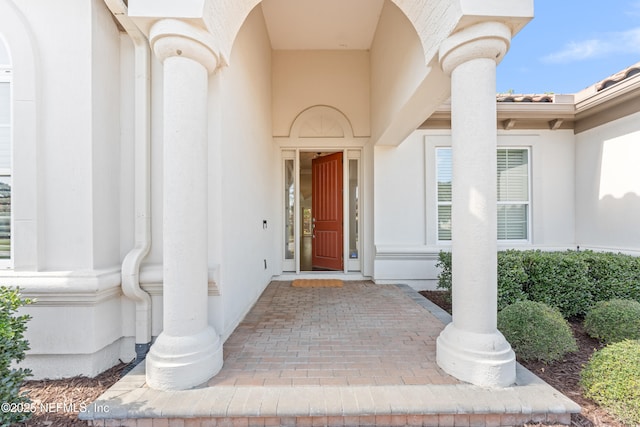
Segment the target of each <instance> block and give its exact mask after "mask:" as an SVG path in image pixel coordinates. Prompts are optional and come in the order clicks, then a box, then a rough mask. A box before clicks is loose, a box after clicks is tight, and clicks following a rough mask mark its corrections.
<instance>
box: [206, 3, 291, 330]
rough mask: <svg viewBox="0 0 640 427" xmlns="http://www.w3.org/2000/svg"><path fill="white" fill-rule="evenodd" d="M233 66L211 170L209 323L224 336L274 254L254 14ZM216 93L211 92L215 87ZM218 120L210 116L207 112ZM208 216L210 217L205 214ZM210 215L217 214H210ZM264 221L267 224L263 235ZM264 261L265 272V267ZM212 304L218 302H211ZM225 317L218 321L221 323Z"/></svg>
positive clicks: (259, 286)
mask: <svg viewBox="0 0 640 427" xmlns="http://www.w3.org/2000/svg"><path fill="white" fill-rule="evenodd" d="M230 64H231V65H230V66H229V67H228V68H225V69H223V70H221V75H220V76H219V78H220V81H219V83H220V90H219V93H220V106H219V108H220V109H219V114H220V115H219V116H218V118H216V119H212V121H211V123H212V124H213V126H215V123H219V124H220V132H219V136H217V135H216V136H214V138H218V137H219V140H218V141H217V142H216V144H217V145H218V147H217V149H216V148H214V150H217V151H218V152H219V153H220V155H219V157H218V158H219V164H218V165H211V166H210V173H212V174H214V175H215V176H216V177H217V181H218V185H217V186H216V188H213V189H210V193H213V194H216V193H218V192H219V194H220V196H219V197H218V196H216V195H214V200H220V205H219V208H220V211H219V212H218V215H221V222H218V224H220V225H219V226H218V227H219V229H218V230H212V231H211V233H212V234H211V236H212V238H213V239H214V242H212V244H213V245H214V246H217V245H218V242H219V246H217V249H216V248H214V249H213V252H214V254H213V256H214V257H215V258H216V259H215V260H213V262H215V263H216V264H218V265H220V271H219V287H220V293H221V296H220V297H212V298H211V300H212V304H210V306H211V307H210V309H211V310H212V313H211V316H212V317H213V318H214V319H218V320H215V321H216V322H220V321H221V323H219V324H216V325H215V326H216V328H217V330H218V332H219V333H220V334H221V335H223V337H226V336H227V335H228V334H230V333H231V332H232V330H233V329H234V328H235V326H236V324H237V323H238V322H239V321H240V320H242V318H243V317H244V314H245V313H246V312H247V311H248V310H249V309H250V308H251V306H252V305H253V303H254V302H255V301H256V300H257V298H258V296H259V295H260V294H261V293H262V290H263V289H264V287H265V286H266V285H267V284H268V283H269V281H270V279H271V277H272V275H273V274H274V271H275V270H274V267H275V264H276V261H275V260H276V258H277V256H278V252H277V251H276V250H275V248H276V244H275V243H276V240H277V238H276V235H275V233H274V230H275V229H276V223H277V221H279V220H280V211H279V210H278V207H279V205H278V203H277V200H278V198H277V195H278V190H277V189H278V182H279V180H278V177H279V175H278V170H277V169H275V168H274V167H273V165H274V164H275V163H274V162H275V161H276V160H275V159H276V157H277V156H278V152H277V151H276V149H275V146H274V144H273V141H272V127H271V123H272V122H271V114H270V111H271V103H272V96H271V45H270V41H269V37H268V35H267V32H266V26H265V24H264V19H263V16H262V9H261V8H260V7H257V8H256V9H255V10H254V11H253V12H252V13H251V14H250V15H249V17H248V18H247V21H246V22H245V24H244V26H243V27H242V29H241V30H240V33H239V34H238V37H237V39H236V41H235V44H234V48H233V50H232V53H231V61H230ZM214 90H216V88H214ZM212 113H213V114H216V112H215V111H213V112H212ZM210 214H211V213H210ZM214 215H216V214H215V213H214ZM263 221H267V225H266V229H265V228H263ZM265 261H266V268H265ZM216 300H217V301H216ZM221 310H222V311H223V319H220V318H219V315H220V311H221Z"/></svg>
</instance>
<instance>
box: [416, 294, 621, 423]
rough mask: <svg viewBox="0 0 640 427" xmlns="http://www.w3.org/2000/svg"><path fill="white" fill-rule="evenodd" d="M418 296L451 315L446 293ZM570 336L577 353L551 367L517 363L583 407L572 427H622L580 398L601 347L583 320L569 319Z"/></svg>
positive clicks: (590, 402)
mask: <svg viewBox="0 0 640 427" xmlns="http://www.w3.org/2000/svg"><path fill="white" fill-rule="evenodd" d="M420 294H421V295H422V296H424V297H426V298H427V299H429V300H431V301H432V302H433V303H434V304H436V305H438V306H439V307H441V308H442V309H444V310H446V311H447V312H449V313H451V302H450V301H449V299H448V298H447V295H446V293H445V292H442V291H421V292H420ZM569 324H570V325H571V329H572V330H573V335H574V336H575V337H576V341H577V343H578V351H577V352H575V353H570V354H568V355H567V356H566V357H565V358H564V359H563V360H560V361H557V362H553V363H542V362H524V361H520V360H519V362H520V363H521V364H522V365H523V366H524V367H526V368H527V369H529V370H530V371H531V372H533V373H534V374H536V375H537V376H539V377H540V378H542V379H543V380H544V381H546V382H547V383H548V384H549V385H551V386H552V387H554V388H556V389H557V390H559V391H560V392H562V393H563V394H564V395H565V396H567V397H568V398H570V399H571V400H573V401H574V402H576V403H577V404H578V405H580V406H581V407H582V412H581V413H580V414H577V415H574V416H573V417H572V419H571V424H572V425H573V426H577V427H592V426H593V427H605V426H606V427H624V424H622V423H620V422H619V421H617V420H616V418H614V417H613V416H612V415H611V414H610V413H609V412H607V411H606V410H605V409H603V408H601V407H600V406H598V405H597V404H596V403H595V402H593V401H592V400H590V399H587V398H585V397H584V396H583V395H582V388H581V387H580V372H581V371H582V367H583V366H584V365H585V364H586V363H587V362H588V361H589V359H590V358H591V355H592V354H593V352H594V351H595V350H597V349H600V348H602V347H603V346H602V345H601V344H600V343H599V342H598V341H597V340H594V339H593V338H591V337H590V336H589V335H587V334H586V332H585V331H584V328H583V326H582V319H569Z"/></svg>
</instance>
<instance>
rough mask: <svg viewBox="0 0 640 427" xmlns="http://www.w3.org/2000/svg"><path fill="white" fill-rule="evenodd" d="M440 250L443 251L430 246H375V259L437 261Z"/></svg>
mask: <svg viewBox="0 0 640 427" xmlns="http://www.w3.org/2000/svg"><path fill="white" fill-rule="evenodd" d="M440 250H445V248H442V249H440V248H435V247H432V246H394V245H377V246H376V259H377V260H399V259H400V260H404V259H406V260H426V261H437V260H438V254H439V253H440Z"/></svg>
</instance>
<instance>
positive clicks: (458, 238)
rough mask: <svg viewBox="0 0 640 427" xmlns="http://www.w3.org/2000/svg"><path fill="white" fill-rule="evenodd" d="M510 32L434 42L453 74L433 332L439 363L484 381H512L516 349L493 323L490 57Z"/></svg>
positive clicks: (495, 27)
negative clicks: (447, 246) (443, 250)
mask: <svg viewBox="0 0 640 427" xmlns="http://www.w3.org/2000/svg"><path fill="white" fill-rule="evenodd" d="M510 39H511V31H510V30H509V28H508V27H507V26H505V25H504V24H502V23H498V22H483V23H479V24H475V25H473V26H470V27H467V28H465V29H463V30H461V31H459V32H457V33H454V34H453V35H451V36H450V37H449V38H448V39H447V40H445V42H443V44H442V46H441V48H440V63H441V65H442V68H443V70H444V71H445V72H446V73H448V74H450V75H451V134H452V151H453V153H452V155H453V182H452V185H453V186H452V192H453V194H452V197H453V199H452V233H453V234H452V242H451V243H452V267H453V269H452V280H453V288H452V299H453V321H452V323H450V324H449V325H447V327H446V328H445V329H444V331H442V333H441V334H440V336H439V337H438V341H437V362H438V365H440V367H441V368H442V369H444V370H445V371H446V372H447V373H449V374H451V375H453V376H455V377H456V378H458V379H461V380H463V381H467V382H470V383H472V384H476V385H481V386H487V387H505V386H508V385H511V384H513V383H514V381H515V354H514V352H513V350H512V349H511V346H510V345H509V343H508V342H507V341H506V340H505V338H504V336H503V335H502V334H501V333H500V332H499V331H498V330H497V326H496V324H497V230H496V229H497V213H496V202H497V200H496V199H497V196H496V194H497V190H496V179H497V175H496V174H497V172H496V146H497V131H496V64H497V62H498V61H499V60H501V59H502V57H503V56H504V54H505V53H506V51H507V49H508V47H509V43H510Z"/></svg>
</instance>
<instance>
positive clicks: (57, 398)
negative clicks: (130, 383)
mask: <svg viewBox="0 0 640 427" xmlns="http://www.w3.org/2000/svg"><path fill="white" fill-rule="evenodd" d="M126 366H127V365H126V364H124V363H121V364H119V365H117V366H114V367H113V368H111V369H109V370H107V371H105V372H103V373H101V374H100V375H98V376H97V377H95V378H87V377H73V378H65V379H61V380H40V381H26V382H25V383H24V385H23V386H22V389H21V391H26V392H28V393H29V397H30V398H31V401H32V402H33V403H34V404H35V405H36V406H35V409H36V410H35V412H34V413H33V416H32V417H31V419H30V420H29V421H27V422H25V423H21V424H18V426H20V427H81V426H82V427H84V426H88V424H87V423H86V422H85V421H81V420H79V419H78V413H79V412H80V411H81V410H83V409H85V408H87V407H88V406H89V405H90V404H91V403H92V402H93V401H95V400H96V399H97V398H98V397H99V396H100V395H101V394H102V393H104V392H105V391H106V390H107V389H108V388H109V387H111V386H112V385H113V384H115V383H116V381H118V380H119V379H120V376H121V373H122V370H123V369H124V368H125V367H126Z"/></svg>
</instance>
